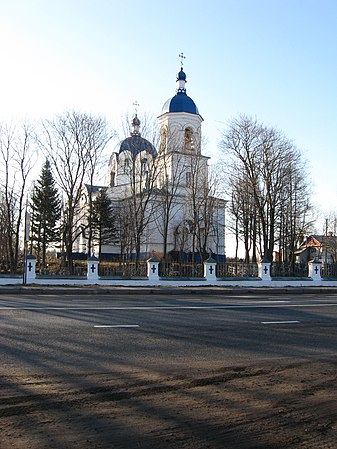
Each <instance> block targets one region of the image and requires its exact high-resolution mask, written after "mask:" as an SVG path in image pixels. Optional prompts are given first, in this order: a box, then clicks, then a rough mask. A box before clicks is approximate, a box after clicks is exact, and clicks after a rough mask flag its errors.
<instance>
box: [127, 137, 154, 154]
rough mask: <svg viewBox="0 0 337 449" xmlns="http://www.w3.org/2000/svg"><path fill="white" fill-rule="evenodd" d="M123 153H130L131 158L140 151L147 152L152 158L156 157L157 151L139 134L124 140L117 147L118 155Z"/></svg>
mask: <svg viewBox="0 0 337 449" xmlns="http://www.w3.org/2000/svg"><path fill="white" fill-rule="evenodd" d="M123 151H130V153H131V154H132V155H133V156H135V155H136V154H138V153H140V152H141V151H147V152H148V153H150V154H152V156H157V150H156V149H155V147H154V146H153V145H152V143H151V142H149V141H148V140H146V139H144V137H142V136H141V135H140V134H136V135H132V136H130V137H127V138H126V139H124V140H123V141H122V143H121V145H120V147H119V154H120V153H122V152H123Z"/></svg>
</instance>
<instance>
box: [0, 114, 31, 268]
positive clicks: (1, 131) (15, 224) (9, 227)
mask: <svg viewBox="0 0 337 449" xmlns="http://www.w3.org/2000/svg"><path fill="white" fill-rule="evenodd" d="M33 130H34V128H33V125H32V124H30V123H28V122H24V123H22V124H16V125H6V124H1V125H0V158H1V160H0V170H1V174H2V179H3V185H2V186H1V189H2V192H3V196H2V215H3V217H4V219H5V222H6V231H5V234H6V242H5V246H6V253H7V254H8V265H9V270H10V272H11V273H15V272H16V271H17V268H18V260H19V247H20V230H21V228H22V225H23V218H24V206H25V204H24V202H25V194H26V189H27V186H28V181H29V175H30V173H31V170H32V167H33V162H32V158H33V156H34V151H33V149H32V139H33Z"/></svg>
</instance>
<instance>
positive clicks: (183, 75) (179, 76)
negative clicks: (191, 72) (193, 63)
mask: <svg viewBox="0 0 337 449" xmlns="http://www.w3.org/2000/svg"><path fill="white" fill-rule="evenodd" d="M178 80H184V81H186V73H185V72H184V71H183V68H181V69H180V72H179V73H178V75H177V81H178Z"/></svg>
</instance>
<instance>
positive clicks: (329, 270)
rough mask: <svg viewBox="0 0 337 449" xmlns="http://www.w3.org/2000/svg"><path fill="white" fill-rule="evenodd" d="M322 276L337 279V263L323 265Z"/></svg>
mask: <svg viewBox="0 0 337 449" xmlns="http://www.w3.org/2000/svg"><path fill="white" fill-rule="evenodd" d="M321 276H323V277H331V278H335V277H337V263H328V264H324V263H323V264H322V267H321Z"/></svg>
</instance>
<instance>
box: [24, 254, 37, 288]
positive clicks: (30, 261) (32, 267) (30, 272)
mask: <svg viewBox="0 0 337 449" xmlns="http://www.w3.org/2000/svg"><path fill="white" fill-rule="evenodd" d="M35 279H36V257H35V256H33V255H32V254H28V256H27V257H26V283H27V284H31V283H32V282H34V281H35Z"/></svg>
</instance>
